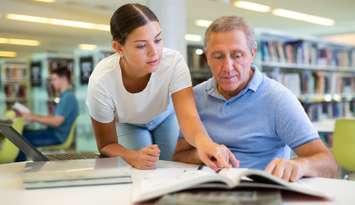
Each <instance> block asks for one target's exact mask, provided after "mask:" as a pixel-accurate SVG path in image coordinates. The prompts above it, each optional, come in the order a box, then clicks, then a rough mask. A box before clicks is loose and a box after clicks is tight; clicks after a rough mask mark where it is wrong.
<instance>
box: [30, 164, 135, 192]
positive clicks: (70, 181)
mask: <svg viewBox="0 0 355 205" xmlns="http://www.w3.org/2000/svg"><path fill="white" fill-rule="evenodd" d="M130 173H131V172H130V166H129V165H128V164H127V163H126V162H125V161H124V160H122V159H121V158H118V157H116V158H115V157H114V158H96V159H81V160H66V161H37V162H28V163H26V166H25V170H24V174H23V184H24V187H25V188H26V189H43V188H57V187H73V186H88V185H109V184H126V183H132V180H131V174H130Z"/></svg>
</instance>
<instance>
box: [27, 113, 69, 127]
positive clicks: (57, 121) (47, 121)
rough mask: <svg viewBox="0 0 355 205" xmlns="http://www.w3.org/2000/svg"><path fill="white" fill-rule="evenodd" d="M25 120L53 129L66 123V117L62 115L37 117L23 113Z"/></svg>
mask: <svg viewBox="0 0 355 205" xmlns="http://www.w3.org/2000/svg"><path fill="white" fill-rule="evenodd" d="M21 114H22V116H23V117H24V119H25V120H27V121H30V122H38V123H41V124H44V125H49V126H52V127H58V126H60V125H61V124H62V123H63V122H64V117H63V116H61V115H47V116H44V115H36V114H33V113H21Z"/></svg>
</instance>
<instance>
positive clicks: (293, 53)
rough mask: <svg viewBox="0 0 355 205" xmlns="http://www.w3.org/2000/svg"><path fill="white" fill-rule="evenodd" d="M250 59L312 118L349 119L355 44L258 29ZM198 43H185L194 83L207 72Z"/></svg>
mask: <svg viewBox="0 0 355 205" xmlns="http://www.w3.org/2000/svg"><path fill="white" fill-rule="evenodd" d="M255 32H256V36H257V41H258V50H257V56H256V59H255V61H254V63H255V64H256V65H257V67H258V68H259V69H260V70H261V71H262V72H264V73H265V74H266V75H267V76H269V77H271V78H273V79H275V80H277V81H279V82H281V83H282V84H283V85H285V86H286V87H287V88H288V89H290V90H291V91H292V92H293V93H294V94H295V95H296V96H297V97H298V99H299V100H300V102H301V103H302V105H303V107H304V109H305V111H306V112H307V114H308V115H309V117H310V119H311V120H312V121H319V120H323V119H332V118H337V117H351V116H353V115H354V105H355V100H354V99H355V48H354V47H351V46H348V45H341V44H335V43H331V42H327V41H324V40H321V39H319V38H316V37H307V36H306V37H305V36H295V35H290V34H288V33H284V32H278V31H272V30H266V29H256V30H255ZM202 48H203V46H202V45H201V44H197V45H196V44H192V45H188V48H187V50H188V52H187V53H188V65H189V68H190V71H191V77H192V81H193V84H194V85H196V84H198V83H199V82H202V81H204V80H206V79H208V78H209V77H210V76H211V73H210V70H209V68H208V65H207V64H206V62H205V57H204V55H203V54H202V53H201V49H202Z"/></svg>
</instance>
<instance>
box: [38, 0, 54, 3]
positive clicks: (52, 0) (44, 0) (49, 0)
mask: <svg viewBox="0 0 355 205" xmlns="http://www.w3.org/2000/svg"><path fill="white" fill-rule="evenodd" d="M34 1H38V2H44V3H54V2H55V0H34Z"/></svg>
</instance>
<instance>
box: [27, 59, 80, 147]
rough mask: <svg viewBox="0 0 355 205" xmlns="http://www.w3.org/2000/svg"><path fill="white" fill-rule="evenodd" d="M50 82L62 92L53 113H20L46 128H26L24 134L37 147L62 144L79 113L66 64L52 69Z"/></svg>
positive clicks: (29, 120)
mask: <svg viewBox="0 0 355 205" xmlns="http://www.w3.org/2000/svg"><path fill="white" fill-rule="evenodd" d="M50 83H51V85H52V86H53V88H54V90H55V91H56V92H59V93H60V96H59V103H58V104H57V105H56V107H55V112H54V114H53V115H38V114H34V113H31V112H29V113H25V112H22V113H20V114H21V115H22V116H23V117H24V119H25V120H26V121H27V122H30V123H32V122H37V123H40V124H43V125H46V126H47V127H46V128H45V129H36V130H32V129H26V128H25V129H24V131H23V136H24V137H25V138H26V139H28V140H29V141H30V143H31V144H32V145H34V146H36V147H42V146H49V145H57V144H62V143H64V141H65V140H66V138H67V137H68V135H69V132H70V129H71V127H72V125H73V123H74V122H75V120H76V118H77V117H78V114H79V104H78V101H77V99H76V97H75V95H74V93H73V91H72V85H71V72H70V70H69V69H68V68H67V67H66V66H59V67H57V68H55V69H53V70H51V71H50Z"/></svg>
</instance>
